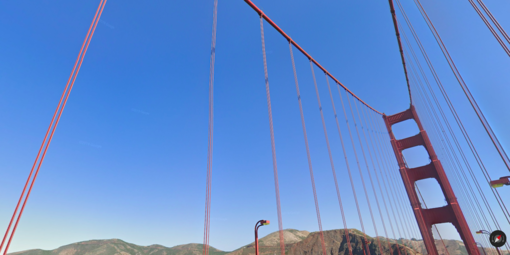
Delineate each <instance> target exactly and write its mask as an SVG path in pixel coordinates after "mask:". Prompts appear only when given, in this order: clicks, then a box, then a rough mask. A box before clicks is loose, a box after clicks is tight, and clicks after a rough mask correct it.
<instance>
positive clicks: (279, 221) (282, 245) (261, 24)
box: [260, 16, 285, 255]
mask: <svg viewBox="0 0 510 255" xmlns="http://www.w3.org/2000/svg"><path fill="white" fill-rule="evenodd" d="M260 33H261V38H262V55H263V58H264V77H265V84H266V99H267V111H268V115H269V131H270V133H271V152H272V157H273V172H274V183H275V193H276V208H277V210H278V230H279V236H280V252H281V255H285V243H284V239H283V223H282V210H281V206H280V187H279V185H278V167H277V164H276V147H275V141H274V130H273V111H272V110H271V94H270V93H269V78H268V73H267V60H266V43H265V40H264V19H263V18H262V16H261V17H260Z"/></svg>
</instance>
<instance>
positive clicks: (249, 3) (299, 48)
mask: <svg viewBox="0 0 510 255" xmlns="http://www.w3.org/2000/svg"><path fill="white" fill-rule="evenodd" d="M244 1H245V2H246V3H247V4H248V5H249V6H250V7H251V8H253V10H255V11H256V12H257V13H258V14H259V15H260V16H261V17H262V18H264V19H265V20H266V21H267V23H269V25H271V26H272V27H274V28H275V29H276V31H278V32H279V33H280V34H281V35H283V37H285V39H287V40H288V41H289V42H290V43H291V44H292V45H294V46H295V47H296V48H297V49H298V50H299V51H301V53H303V54H304V55H305V56H306V57H307V58H308V59H310V61H312V62H313V63H314V64H315V65H317V67H318V68H320V69H321V70H322V71H323V72H324V73H326V74H327V75H328V76H329V77H331V79H333V80H334V81H335V82H336V83H337V84H338V85H340V86H342V88H344V89H345V90H346V91H347V92H349V94H351V95H352V96H353V97H355V98H356V99H358V100H359V101H360V102H362V103H363V104H364V105H366V106H367V107H368V108H370V109H371V110H373V111H374V112H376V113H378V114H380V115H382V112H380V111H378V110H376V109H374V108H373V107H372V106H370V105H368V104H367V103H365V101H363V100H361V98H359V97H358V96H356V95H355V94H354V93H353V92H352V91H350V90H349V89H348V88H347V87H346V86H345V85H343V84H342V83H341V82H340V81H339V80H337V79H336V78H335V77H334V76H333V75H332V74H331V73H330V72H328V70H326V68H324V67H322V66H321V65H320V64H319V63H318V62H317V61H316V60H315V59H313V58H312V56H310V54H308V53H307V52H306V51H305V50H304V49H303V48H301V46H299V45H298V44H297V43H296V42H295V41H294V40H292V38H290V36H288V35H287V34H286V33H285V32H284V31H283V30H282V29H281V28H280V27H279V26H278V25H276V23H274V22H273V21H272V20H271V19H270V18H269V17H268V16H267V15H265V14H264V12H263V11H262V10H261V9H259V7H257V6H256V5H255V4H254V3H252V1H250V0H244Z"/></svg>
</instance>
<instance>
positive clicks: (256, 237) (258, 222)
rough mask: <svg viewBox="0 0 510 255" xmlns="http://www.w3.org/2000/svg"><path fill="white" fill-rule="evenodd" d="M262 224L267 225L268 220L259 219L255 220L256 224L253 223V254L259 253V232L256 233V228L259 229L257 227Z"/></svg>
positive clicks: (257, 254)
mask: <svg viewBox="0 0 510 255" xmlns="http://www.w3.org/2000/svg"><path fill="white" fill-rule="evenodd" d="M259 224H260V225H259ZM264 225H269V221H268V220H259V221H257V224H255V255H259V234H258V230H259V227H261V226H264Z"/></svg>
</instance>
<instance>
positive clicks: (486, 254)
mask: <svg viewBox="0 0 510 255" xmlns="http://www.w3.org/2000/svg"><path fill="white" fill-rule="evenodd" d="M475 243H476V244H478V245H480V247H482V251H483V254H485V255H487V253H486V252H485V249H484V248H483V245H482V244H481V243H479V242H475Z"/></svg>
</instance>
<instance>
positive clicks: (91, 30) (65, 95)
mask: <svg viewBox="0 0 510 255" xmlns="http://www.w3.org/2000/svg"><path fill="white" fill-rule="evenodd" d="M106 1H107V0H101V1H100V2H99V6H98V7H97V10H96V14H95V15H94V18H93V19H92V23H91V24H90V27H89V30H88V31H87V35H86V36H85V39H84V41H83V44H82V46H81V49H80V52H79V54H78V57H77V59H76V62H75V63H74V67H73V70H72V71H71V75H70V76H69V79H68V80H67V84H66V86H65V89H64V91H63V92H62V96H61V97H60V101H59V102H58V106H57V109H56V110H55V113H54V114H53V117H52V119H51V122H50V126H49V127H48V130H47V131H46V135H45V136H44V140H43V143H42V144H41V147H40V148H39V152H38V153H37V157H36V159H35V161H34V164H33V165H32V169H31V170H30V174H29V176H28V179H27V182H26V183H25V187H24V188H23V191H22V193H21V196H20V198H19V200H18V203H17V205H16V208H15V210H14V213H13V215H12V217H11V220H10V222H9V225H8V227H7V230H6V232H5V235H4V237H3V239H2V243H0V252H1V250H2V247H3V245H4V242H5V240H6V238H7V236H8V235H9V231H10V229H11V225H12V223H13V220H14V219H15V218H16V214H17V212H18V208H19V205H20V204H21V201H22V200H23V197H25V199H24V202H23V205H22V206H21V210H20V212H19V214H18V217H17V219H16V223H15V224H14V227H13V229H12V231H11V234H10V237H9V241H8V242H7V245H6V247H5V249H4V255H6V254H7V251H8V250H9V246H10V244H11V241H12V239H13V237H14V233H15V232H16V229H17V227H18V223H19V221H20V219H21V216H22V214H23V211H24V209H25V206H26V203H27V201H28V198H29V196H30V193H31V192H32V188H33V186H34V183H35V180H36V179H37V176H38V174H39V170H40V168H41V165H42V163H43V161H44V158H45V156H46V152H47V151H48V147H49V145H50V143H51V140H52V138H53V135H54V133H55V130H56V128H57V125H58V123H59V121H60V117H61V116H62V112H63V111H64V108H65V106H66V103H67V100H68V98H69V95H70V93H71V90H72V88H73V86H74V82H75V80H76V77H77V76H78V72H79V71H80V68H81V65H82V63H83V59H84V57H85V54H86V53H87V49H88V47H89V44H90V41H91V39H92V36H93V35H94V32H95V30H96V26H97V23H98V22H99V19H100V18H101V14H102V13H103V9H104V6H105V4H106ZM55 117H56V120H55ZM50 130H51V131H50ZM48 134H49V138H48ZM47 138H48V140H46V139H47ZM43 148H44V149H43ZM41 152H42V156H41V158H40V159H39V156H40V155H41ZM36 165H37V169H36V170H35V174H34V175H33V179H32V174H33V173H34V169H35V166H36ZM30 179H32V181H31V182H30ZM29 182H30V187H29V189H28V192H27V194H26V196H25V191H26V188H27V186H28V183H29Z"/></svg>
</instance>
